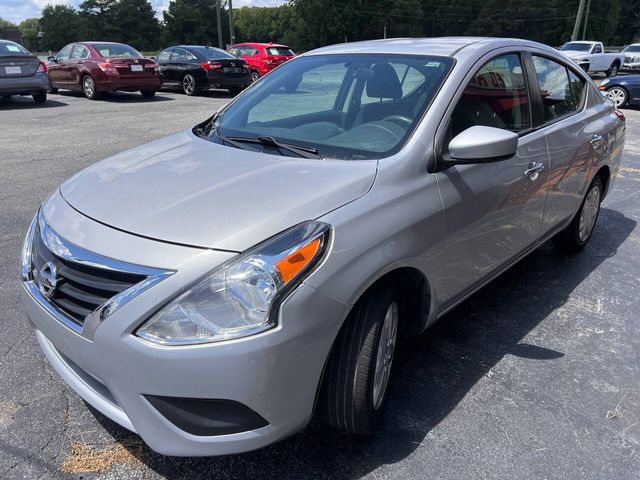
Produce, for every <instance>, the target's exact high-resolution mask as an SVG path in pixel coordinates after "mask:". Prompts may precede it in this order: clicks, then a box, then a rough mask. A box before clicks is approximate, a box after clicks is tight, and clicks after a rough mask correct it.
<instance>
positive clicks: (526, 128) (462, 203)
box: [433, 52, 549, 308]
mask: <svg viewBox="0 0 640 480" xmlns="http://www.w3.org/2000/svg"><path fill="white" fill-rule="evenodd" d="M491 55H496V54H495V53H494V54H490V55H489V56H486V57H484V59H483V61H481V62H480V63H479V65H478V67H476V68H477V69H476V71H475V73H473V74H472V76H471V78H470V80H469V81H468V84H467V85H466V86H465V87H464V90H463V91H462V94H461V95H460V93H458V94H456V95H457V100H456V101H455V103H454V104H453V105H455V107H450V110H449V112H448V113H447V115H446V116H445V119H444V120H443V121H444V122H446V123H444V125H447V127H446V130H445V132H446V133H444V134H443V133H442V130H440V131H439V133H438V138H439V139H441V140H439V149H440V151H441V152H442V154H441V155H442V157H441V158H446V155H447V151H448V149H447V145H448V144H449V142H450V141H451V139H452V138H454V137H455V136H456V135H458V134H459V133H461V132H463V131H464V130H466V129H467V128H469V127H472V126H475V125H483V126H489V127H494V128H500V129H505V130H510V131H512V132H515V133H517V134H518V135H519V136H520V139H519V143H518V149H517V153H516V155H514V156H513V157H510V158H506V159H502V160H499V161H494V162H490V163H478V164H473V165H453V166H450V167H448V168H442V167H440V169H439V171H438V172H437V173H436V174H435V175H436V178H437V181H438V187H439V189H440V193H441V196H442V202H443V207H444V215H445V229H446V233H447V241H446V243H447V245H446V248H445V251H444V253H443V254H442V258H441V259H440V261H439V262H438V264H439V265H440V268H441V271H439V272H434V275H433V278H435V279H437V280H436V281H437V282H439V284H438V285H437V287H436V290H437V291H438V297H439V298H438V300H439V302H440V303H441V304H442V305H443V308H447V306H449V305H451V304H453V303H455V302H456V301H457V299H458V298H460V297H462V296H463V295H464V294H465V293H466V292H468V291H470V290H472V289H474V288H475V287H476V286H477V285H479V284H481V283H482V282H483V281H485V280H486V279H487V278H489V277H491V276H492V275H494V274H496V273H497V272H498V271H500V270H501V269H502V268H504V267H505V266H507V265H508V264H510V262H511V261H513V260H514V259H516V258H518V257H519V256H520V255H522V254H523V253H524V252H526V251H527V250H528V249H529V248H531V247H533V246H535V245H536V244H537V242H538V240H539V238H540V225H541V222H542V214H543V210H544V203H545V197H546V192H545V190H544V184H545V181H546V178H547V176H548V165H549V159H548V154H547V148H546V143H545V138H544V134H543V133H541V132H539V131H536V130H535V129H534V128H533V126H534V122H533V116H532V113H533V112H532V107H531V98H530V92H529V85H528V83H529V82H528V78H527V75H526V74H525V73H526V72H525V64H524V63H523V54H521V53H519V52H508V53H502V54H498V55H496V56H494V57H493V58H491ZM482 63H484V65H482ZM451 108H453V110H451ZM441 128H442V127H441ZM440 145H441V147H440ZM532 169H533V173H531V172H532ZM528 172H529V173H528Z"/></svg>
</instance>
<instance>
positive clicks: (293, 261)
mask: <svg viewBox="0 0 640 480" xmlns="http://www.w3.org/2000/svg"><path fill="white" fill-rule="evenodd" d="M318 250H320V239H319V238H316V239H315V240H313V241H311V242H309V243H307V244H306V245H305V246H303V247H301V248H299V249H298V250H295V251H293V252H291V253H290V254H289V255H288V256H286V257H285V258H283V259H282V260H279V261H278V262H276V264H275V265H276V268H277V269H278V272H280V276H281V277H282V281H283V282H284V283H285V285H286V284H287V283H289V281H290V280H291V279H292V278H293V277H295V276H296V275H297V274H298V273H299V272H300V271H301V270H302V269H303V268H304V267H305V266H306V265H307V264H308V263H309V262H310V261H311V260H312V259H313V257H314V256H315V254H316V253H318Z"/></svg>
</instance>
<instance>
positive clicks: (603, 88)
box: [598, 85, 607, 91]
mask: <svg viewBox="0 0 640 480" xmlns="http://www.w3.org/2000/svg"><path fill="white" fill-rule="evenodd" d="M606 89H607V87H606V86H604V85H600V86H599V87H598V90H601V91H604V90H606Z"/></svg>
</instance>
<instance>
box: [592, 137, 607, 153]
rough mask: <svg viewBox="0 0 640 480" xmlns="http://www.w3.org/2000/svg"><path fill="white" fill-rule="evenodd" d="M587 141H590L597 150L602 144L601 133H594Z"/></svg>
mask: <svg viewBox="0 0 640 480" xmlns="http://www.w3.org/2000/svg"><path fill="white" fill-rule="evenodd" d="M589 143H591V146H592V147H593V148H594V149H596V150H597V149H599V148H600V147H602V145H603V144H604V137H603V136H602V135H594V136H593V137H591V142H589Z"/></svg>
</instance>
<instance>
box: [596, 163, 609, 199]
mask: <svg viewBox="0 0 640 480" xmlns="http://www.w3.org/2000/svg"><path fill="white" fill-rule="evenodd" d="M595 177H600V180H602V190H603V192H602V198H603V199H604V197H606V196H607V193H609V183H610V180H611V169H610V168H609V165H603V166H602V167H600V169H599V170H598V171H597V172H596V174H595V175H594V178H595Z"/></svg>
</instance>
